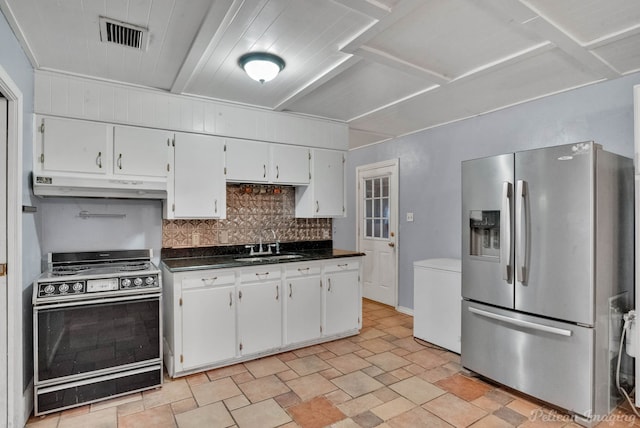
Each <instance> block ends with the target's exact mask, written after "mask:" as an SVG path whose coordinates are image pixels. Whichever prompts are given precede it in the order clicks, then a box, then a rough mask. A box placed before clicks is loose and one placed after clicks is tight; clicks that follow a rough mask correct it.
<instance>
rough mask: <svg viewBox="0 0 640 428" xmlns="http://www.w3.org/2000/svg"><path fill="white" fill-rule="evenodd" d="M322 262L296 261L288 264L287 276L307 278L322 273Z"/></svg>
mask: <svg viewBox="0 0 640 428" xmlns="http://www.w3.org/2000/svg"><path fill="white" fill-rule="evenodd" d="M321 267H322V264H321V263H320V262H316V263H313V262H311V263H296V264H294V265H289V266H287V269H286V271H285V274H286V275H287V278H306V277H310V276H318V275H320V270H321Z"/></svg>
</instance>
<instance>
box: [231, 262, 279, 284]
mask: <svg viewBox="0 0 640 428" xmlns="http://www.w3.org/2000/svg"><path fill="white" fill-rule="evenodd" d="M281 276H282V273H281V271H280V267H279V266H273V265H268V266H263V267H261V268H259V267H256V268H251V269H242V270H241V271H240V282H242V283H247V282H255V281H267V280H273V279H280V277H281Z"/></svg>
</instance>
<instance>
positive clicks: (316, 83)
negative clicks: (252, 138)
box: [273, 55, 362, 111]
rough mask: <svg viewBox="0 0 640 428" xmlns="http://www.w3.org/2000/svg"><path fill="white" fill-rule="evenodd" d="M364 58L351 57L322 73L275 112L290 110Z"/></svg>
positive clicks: (298, 90) (288, 98)
mask: <svg viewBox="0 0 640 428" xmlns="http://www.w3.org/2000/svg"><path fill="white" fill-rule="evenodd" d="M361 59H362V58H360V57H357V56H354V55H349V56H347V57H346V58H345V59H344V60H343V61H341V62H340V63H338V64H337V65H335V66H333V68H331V69H330V70H329V71H325V72H321V73H320V74H319V75H318V76H317V77H316V78H315V79H313V80H311V81H310V82H308V83H307V84H306V85H305V86H302V87H301V88H298V89H297V90H296V91H295V92H294V93H292V94H290V95H289V96H288V97H287V98H285V99H284V100H282V101H280V102H279V103H278V104H277V105H276V106H275V107H274V108H273V110H275V111H283V110H286V109H288V108H289V107H290V106H291V105H292V104H294V103H295V102H296V101H298V100H299V99H301V98H303V97H305V96H306V95H309V94H310V93H311V92H313V91H315V90H316V89H317V88H319V87H320V86H322V85H323V84H325V83H327V82H328V81H329V80H331V79H333V78H334V77H336V76H337V75H339V74H340V73H342V72H343V71H345V70H348V69H349V68H351V67H353V66H354V65H356V64H357V63H358V62H360V60H361Z"/></svg>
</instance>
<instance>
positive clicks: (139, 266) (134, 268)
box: [118, 262, 151, 272]
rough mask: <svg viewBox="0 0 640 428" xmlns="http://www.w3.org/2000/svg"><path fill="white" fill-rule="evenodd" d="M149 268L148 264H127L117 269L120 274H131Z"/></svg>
mask: <svg viewBox="0 0 640 428" xmlns="http://www.w3.org/2000/svg"><path fill="white" fill-rule="evenodd" d="M150 267H151V264H150V263H149V262H140V263H128V264H125V265H122V266H120V267H119V269H118V270H120V271H121V272H133V271H138V270H148V269H149V268H150Z"/></svg>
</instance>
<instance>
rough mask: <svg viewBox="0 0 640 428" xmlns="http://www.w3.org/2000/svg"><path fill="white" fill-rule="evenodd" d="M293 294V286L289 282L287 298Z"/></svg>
mask: <svg viewBox="0 0 640 428" xmlns="http://www.w3.org/2000/svg"><path fill="white" fill-rule="evenodd" d="M292 296H293V287H291V283H289V298H291V297H292Z"/></svg>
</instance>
